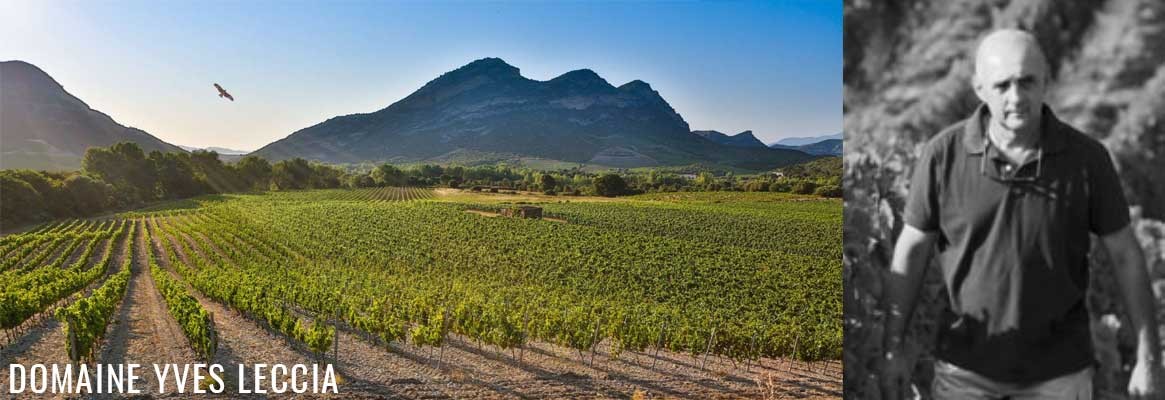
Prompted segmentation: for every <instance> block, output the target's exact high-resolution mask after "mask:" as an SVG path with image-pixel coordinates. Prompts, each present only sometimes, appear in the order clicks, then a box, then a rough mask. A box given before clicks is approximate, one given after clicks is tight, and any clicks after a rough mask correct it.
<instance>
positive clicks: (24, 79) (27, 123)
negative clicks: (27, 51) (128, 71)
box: [0, 61, 183, 170]
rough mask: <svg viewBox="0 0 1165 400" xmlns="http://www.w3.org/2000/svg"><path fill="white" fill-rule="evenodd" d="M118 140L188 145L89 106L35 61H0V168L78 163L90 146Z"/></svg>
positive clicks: (147, 145) (164, 147)
mask: <svg viewBox="0 0 1165 400" xmlns="http://www.w3.org/2000/svg"><path fill="white" fill-rule="evenodd" d="M117 142H134V143H137V144H138V145H139V146H141V148H142V150H144V151H146V152H150V151H154V150H158V151H163V152H181V151H183V150H182V149H180V148H178V147H177V146H174V145H171V144H169V143H166V142H163V141H162V140H160V139H158V138H156V137H154V136H152V135H150V134H149V133H146V132H145V131H142V130H140V129H135V128H129V127H126V126H123V125H121V124H118V123H117V122H116V121H114V120H113V118H110V117H109V116H108V115H105V114H103V113H101V112H100V111H97V110H94V109H92V108H89V106H88V105H87V104H85V102H83V101H81V100H80V99H78V98H76V97H74V96H73V95H71V94H69V92H66V91H65V89H64V88H63V87H61V85H60V84H59V83H57V81H55V80H53V78H52V77H50V76H49V75H48V74H46V73H45V72H44V71H42V70H41V69H40V68H37V67H36V66H34V65H32V64H29V63H26V62H23V61H5V62H0V169H13V168H30V169H44V170H68V169H76V168H78V167H80V166H81V157H83V156H84V155H85V150H86V149H88V148H89V147H92V146H109V145H112V144H114V143H117Z"/></svg>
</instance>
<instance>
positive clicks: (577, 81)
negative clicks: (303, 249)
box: [253, 58, 812, 169]
mask: <svg viewBox="0 0 1165 400" xmlns="http://www.w3.org/2000/svg"><path fill="white" fill-rule="evenodd" d="M520 71H521V70H520V69H518V68H517V67H514V66H511V65H509V64H507V63H506V62H505V61H503V60H501V59H499V58H483V59H479V60H475V61H473V62H470V63H469V64H466V65H464V66H462V67H459V68H456V69H454V70H452V71H449V72H446V73H443V74H441V75H440V76H438V77H437V78H435V79H433V80H431V81H429V82H427V83H426V84H425V85H423V86H422V87H421V88H420V89H417V90H416V91H414V92H413V93H410V94H409V95H408V96H405V97H404V98H403V99H401V100H399V101H397V102H394V103H392V104H390V105H388V106H386V107H384V108H381V109H379V110H377V111H374V112H371V113H366V114H348V115H344V116H337V117H332V118H329V119H327V120H325V121H323V122H320V123H318V124H315V125H312V126H309V127H306V128H303V129H300V130H297V131H295V132H293V133H292V134H290V135H288V136H287V137H284V138H281V139H279V140H277V141H275V142H272V143H270V144H268V145H266V146H264V147H262V148H260V149H259V150H256V151H255V153H253V154H257V155H260V156H262V157H264V158H268V159H270V160H272V161H277V160H281V159H287V158H292V157H303V158H307V159H313V160H319V161H324V162H334V163H357V162H368V161H372V162H382V161H383V162H423V161H425V160H427V159H431V158H436V157H440V156H441V155H443V154H448V153H450V152H453V151H456V150H459V149H463V150H466V151H473V152H483V153H507V154H519V155H522V156H528V157H537V158H544V159H552V160H559V161H566V162H577V163H594V164H602V165H610V166H615V167H642V166H662V165H685V164H692V163H696V162H712V163H721V164H727V165H732V166H737V167H741V166H743V165H749V166H752V167H755V168H758V169H767V168H773V167H777V166H780V165H787V164H791V163H795V162H799V161H805V160H808V159H811V158H812V156H810V155H807V154H804V153H801V152H796V151H788V150H782V149H769V148H766V147H765V146H763V143H762V146H759V147H756V148H742V147H737V146H727V145H723V144H719V143H715V142H710V141H709V140H707V139H705V138H703V137H700V136H699V135H697V134H694V133H692V131H691V130H690V127H689V125H688V123H687V122H686V121H685V120H684V119H683V117H682V116H681V115H680V114H679V113H678V112H676V110H675V109H674V108H672V107H671V105H670V104H668V103H667V101H666V100H665V99H664V98H663V97H662V95H660V93H659V92H658V91H656V90H655V89H654V88H652V87H651V85H650V84H648V83H647V82H644V81H642V80H638V79H636V80H632V81H630V82H627V83H625V84H623V85H620V86H618V87H615V86H613V85H611V84H610V83H609V82H607V81H606V80H605V79H603V78H602V77H601V76H599V75H598V74H597V73H595V72H594V71H592V70H590V69H576V70H572V71H569V72H566V73H563V74H561V75H559V76H557V77H555V78H553V79H550V80H547V81H537V80H533V79H529V78H526V77H523V76H522V75H521V72H520Z"/></svg>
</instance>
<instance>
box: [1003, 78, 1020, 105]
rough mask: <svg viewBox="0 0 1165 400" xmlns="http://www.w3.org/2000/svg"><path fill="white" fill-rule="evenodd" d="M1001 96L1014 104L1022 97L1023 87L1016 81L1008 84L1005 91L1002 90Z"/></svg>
mask: <svg viewBox="0 0 1165 400" xmlns="http://www.w3.org/2000/svg"><path fill="white" fill-rule="evenodd" d="M1003 98H1004V99H1005V100H1007V102H1008V103H1009V104H1015V103H1016V102H1018V101H1020V100H1021V99H1022V98H1023V89H1020V87H1019V83H1018V82H1017V83H1013V84H1011V85H1008V87H1007V91H1006V92H1003Z"/></svg>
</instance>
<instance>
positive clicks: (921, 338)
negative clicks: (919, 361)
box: [843, 0, 1165, 398]
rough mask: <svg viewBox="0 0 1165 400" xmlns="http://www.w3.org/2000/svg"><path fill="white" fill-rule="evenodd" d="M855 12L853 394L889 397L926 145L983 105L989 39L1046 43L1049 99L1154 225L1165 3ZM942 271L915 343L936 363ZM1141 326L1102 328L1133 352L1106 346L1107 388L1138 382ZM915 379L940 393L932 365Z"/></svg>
mask: <svg viewBox="0 0 1165 400" xmlns="http://www.w3.org/2000/svg"><path fill="white" fill-rule="evenodd" d="M844 7H845V8H844V10H845V11H844V24H845V25H844V32H845V33H844V34H845V37H844V44H845V48H844V56H845V60H844V66H843V68H844V78H843V81H844V85H845V97H844V103H845V105H844V109H845V117H844V118H845V120H844V126H845V133H846V136H845V147H844V151H845V160H844V161H845V172H844V177H843V184H844V186H845V188H846V192H845V199H846V202H845V214H846V215H845V219H846V227H845V234H844V241H845V260H844V269H845V271H844V276H845V279H846V282H845V290H846V294H845V299H846V305H845V307H846V308H845V309H846V313H847V315H846V332H845V335H846V343H845V346H846V350H845V357H846V362H845V365H846V383H845V393H846V395H847V396H851V394H852V396H856V397H855V398H877V390H876V389H877V386H876V382H877V380H876V379H875V375H876V373H877V372H876V371H874V370H872V369H870V368H871V367H872V366H873V365H874V363H873V361H872V360H874V359H876V358H877V356H878V354H879V352H880V350H881V346H880V343H881V340H882V337H881V334H882V332H881V323H882V322H881V321H882V318H883V316H882V315H881V313H880V311H879V310H878V308H877V305H878V302H879V297H880V291H881V283H880V281H881V277H882V276H883V275H884V273H885V271H886V268H887V267H888V263H889V259H890V257H891V254H892V249H893V245H894V238H896V237H897V234H898V232H899V231H900V230H901V228H902V218H901V212H902V207H903V205H904V203H905V200H904V199H905V194H906V193H907V191H908V188H907V181H908V180H909V176H910V173H911V171H912V169H913V165H914V160H915V158H916V157H917V151H918V149H919V146H920V145H921V144H922V143H924V142H925V141H926V140H927V139H929V138H930V137H931V136H933V135H934V134H936V133H937V132H939V130H941V129H942V128H943V127H945V126H947V125H949V124H951V123H954V122H956V121H958V120H960V119H962V118H965V117H966V116H967V115H968V114H969V113H970V112H971V111H972V110H973V109H974V108H975V107H976V106H977V105H978V103H979V101H978V99H977V98H976V97H975V95H974V93H973V92H972V90H971V87H970V85H969V82H970V78H971V74H972V72H973V71H972V64H973V60H972V53H973V51H974V48H975V46H976V45H977V40H978V39H979V38H980V37H982V35H984V34H986V33H987V32H990V31H992V30H994V29H998V28H1009V27H1010V28H1013V27H1018V28H1022V29H1026V30H1029V31H1031V32H1033V33H1034V34H1035V35H1036V37H1037V40H1039V42H1040V45H1041V47H1042V48H1043V50H1044V52H1045V53H1046V54H1047V56H1048V59H1049V63H1050V67H1051V72H1052V78H1053V79H1052V81H1051V86H1050V93H1049V97H1048V99H1047V102H1048V105H1049V106H1050V107H1051V108H1052V109H1053V110H1054V111H1055V112H1056V114H1057V115H1058V116H1059V117H1060V118H1062V119H1064V120H1065V121H1066V122H1068V123H1069V124H1071V125H1073V126H1075V127H1077V128H1079V129H1081V130H1082V131H1084V132H1085V133H1087V134H1089V135H1091V136H1092V137H1094V138H1097V139H1099V140H1101V141H1102V142H1103V143H1104V144H1105V145H1106V146H1107V147H1108V149H1109V150H1110V152H1111V154H1112V155H1113V158H1114V161H1115V162H1116V164H1117V166H1118V168H1119V169H1120V175H1121V181H1122V184H1123V187H1124V190H1125V194H1126V197H1128V199H1129V200H1130V202H1131V203H1133V205H1136V206H1139V207H1138V208H1137V209H1138V210H1140V211H1139V213H1140V215H1141V217H1143V218H1144V220H1143V221H1147V222H1144V223H1141V222H1138V224H1153V223H1154V222H1153V221H1154V220H1156V221H1160V220H1161V219H1163V218H1165V173H1162V172H1161V171H1165V126H1163V125H1162V124H1163V122H1162V121H1165V45H1162V43H1165V2H1161V1H1160V0H1085V1H1055V0H1001V1H978V0H954V1H951V0H917V1H864V0H845V1H844ZM1138 221H1141V220H1138ZM1157 224H1159V222H1157ZM1138 226H1140V225H1138ZM1154 226H1159V225H1154ZM1145 232H1147V231H1144V230H1137V234H1138V237H1139V238H1140V239H1141V241H1142V243H1147V242H1152V239H1151V238H1149V237H1148V236H1146V235H1147V234H1146V233H1145ZM1107 262H1108V261H1106V258H1105V257H1103V256H1102V255H1101V256H1097V255H1096V254H1094V256H1093V259H1092V264H1093V272H1094V273H1093V276H1094V279H1093V283H1092V285H1091V287H1092V288H1093V290H1092V294H1091V295H1090V297H1089V300H1088V301H1089V305H1090V312H1092V315H1093V317H1094V321H1093V325H1094V327H1101V326H1109V325H1111V324H1107V325H1106V324H1105V323H1104V321H1102V320H1100V318H1102V316H1103V315H1109V314H1116V315H1119V316H1122V318H1123V314H1122V313H1123V311H1121V309H1120V308H1121V307H1120V303H1121V302H1120V297H1119V295H1117V294H1116V292H1115V291H1114V288H1113V286H1112V285H1110V284H1105V283H1104V282H1098V281H1097V280H1096V279H1095V277H1096V276H1097V275H1098V272H1097V271H1104V270H1105V268H1110V267H1108V266H1107V265H1106V264H1107ZM934 272H936V271H929V272H928V274H927V275H928V278H927V283H926V284H925V289H924V290H923V293H924V296H923V300H922V303H921V304H920V306H919V307H918V311H917V313H918V314H916V317H915V320H914V323H912V326H911V334H910V335H911V340H910V343H909V346H908V347H909V348H910V349H911V351H917V352H919V354H921V355H922V356H923V357H924V358H927V357H929V356H928V353H929V351H930V348H931V346H932V343H933V337H934V336H933V335H934V329H935V328H936V326H935V318H937V316H938V315H939V314H940V312H941V310H942V308H943V307H945V305H944V303H945V292H942V291H941V290H940V289H941V282H940V281H939V280H938V279H936V278H935V276H936V275H937V274H935V273H934ZM1099 275H1104V274H1103V273H1099ZM1154 279H1159V278H1158V277H1157V276H1155V277H1154ZM1127 325H1128V324H1124V326H1125V327H1123V328H1120V332H1115V333H1114V332H1108V333H1104V332H1101V333H1104V335H1101V336H1105V335H1108V336H1111V337H1115V338H1119V341H1120V345H1119V346H1117V345H1116V343H1114V342H1115V341H1116V340H1115V339H1114V340H1098V341H1096V344H1095V346H1096V347H1097V351H1098V357H1099V359H1101V360H1102V362H1103V363H1102V365H1101V368H1100V370H1099V371H1098V373H1097V376H1098V378H1097V381H1096V388H1097V391H1098V393H1101V394H1105V395H1107V394H1110V393H1119V392H1121V391H1122V390H1123V387H1124V386H1123V385H1124V383H1122V381H1121V379H1127V374H1125V373H1123V372H1121V371H1123V370H1122V367H1121V365H1119V362H1120V361H1119V359H1120V357H1115V358H1114V357H1112V356H1111V355H1112V352H1113V351H1116V348H1118V347H1119V348H1121V349H1122V350H1121V351H1124V350H1127V349H1130V348H1132V347H1130V342H1129V341H1128V338H1129V335H1128V332H1127V329H1128V328H1127ZM1105 329H1109V328H1105ZM1106 354H1107V355H1106ZM1128 359H1129V358H1127V357H1126V358H1124V360H1125V361H1127V360H1128ZM1104 360H1107V361H1104ZM1114 360H1117V361H1114ZM1114 363H1117V364H1114ZM851 367H853V368H851ZM915 372H916V374H915V378H916V379H915V383H916V385H917V386H918V387H919V388H920V389H921V390H922V391H923V392H924V393H923V394H924V395H928V393H925V392H926V390H927V387H928V386H927V383H928V380H929V377H928V371H927V370H926V368H925V367H920V368H919V369H918V370H916V371H915ZM1122 374H1123V375H1122ZM851 377H852V378H851ZM1105 395H1102V396H1101V397H1106V396H1105Z"/></svg>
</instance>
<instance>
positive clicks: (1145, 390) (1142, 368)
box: [1100, 226, 1165, 399]
mask: <svg viewBox="0 0 1165 400" xmlns="http://www.w3.org/2000/svg"><path fill="white" fill-rule="evenodd" d="M1100 242H1101V243H1102V244H1104V247H1105V248H1106V249H1107V250H1108V253H1109V256H1110V257H1111V258H1112V264H1113V271H1114V272H1115V273H1116V283H1117V286H1118V287H1119V289H1120V292H1121V294H1122V295H1123V296H1122V297H1123V298H1124V301H1125V309H1126V310H1128V313H1129V320H1130V321H1132V323H1133V332H1135V333H1136V337H1137V365H1136V366H1135V367H1134V368H1133V374H1132V376H1130V377H1129V396H1130V397H1131V398H1134V399H1165V388H1163V387H1162V386H1163V382H1162V376H1161V369H1162V367H1161V365H1160V357H1161V346H1160V341H1159V339H1158V337H1157V318H1156V314H1155V307H1154V300H1153V293H1152V291H1150V290H1149V274H1148V272H1146V267H1145V255H1144V253H1142V252H1141V245H1140V244H1139V243H1137V237H1136V236H1134V235H1133V230H1132V229H1131V228H1130V227H1128V226H1125V227H1124V228H1121V229H1120V230H1117V231H1116V232H1112V233H1110V234H1108V235H1104V236H1101V237H1100Z"/></svg>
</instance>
